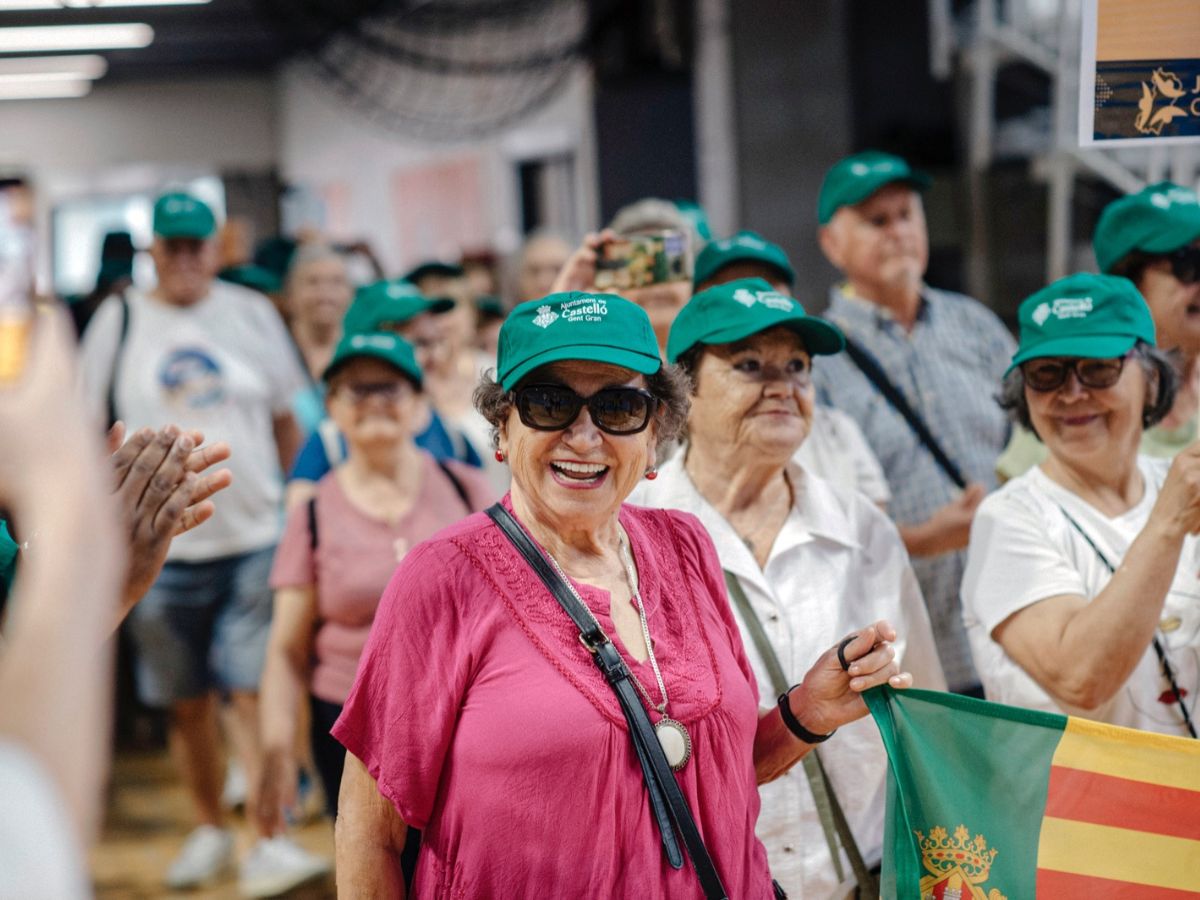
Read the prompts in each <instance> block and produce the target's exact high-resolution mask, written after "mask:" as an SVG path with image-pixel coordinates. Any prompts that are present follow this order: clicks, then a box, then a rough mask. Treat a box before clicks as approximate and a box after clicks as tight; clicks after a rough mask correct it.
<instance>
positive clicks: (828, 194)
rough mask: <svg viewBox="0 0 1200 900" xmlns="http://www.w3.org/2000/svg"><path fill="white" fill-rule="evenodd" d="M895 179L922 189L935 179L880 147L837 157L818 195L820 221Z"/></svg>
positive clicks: (826, 174) (860, 200) (831, 216)
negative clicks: (882, 150)
mask: <svg viewBox="0 0 1200 900" xmlns="http://www.w3.org/2000/svg"><path fill="white" fill-rule="evenodd" d="M894 182H900V183H903V184H907V185H910V186H912V187H914V188H916V189H917V190H919V191H923V190H925V189H926V188H927V187H929V185H931V184H932V183H933V179H931V178H930V177H929V176H928V175H926V174H925V173H924V172H919V171H917V170H916V169H914V168H912V166H910V165H909V164H908V161H907V160H905V159H902V158H901V157H899V156H894V155H892V154H891V153H881V152H879V151H878V150H867V151H865V152H863V153H855V154H854V155H853V156H847V157H846V158H845V159H842V160H838V161H837V162H836V163H834V164H833V166H832V167H831V168H830V169H829V171H828V172H826V173H825V180H824V181H822V182H821V193H820V194H819V195H818V197H817V221H818V222H820V223H821V224H822V225H826V224H828V223H829V220H830V219H832V218H833V214H834V213H835V212H837V211H838V210H839V209H841V208H842V207H843V206H854V205H855V204H857V203H862V202H863V201H864V200H866V199H867V198H868V197H870V196H871V195H872V194H873V193H875V192H876V191H877V190H879V189H880V188H881V187H883V186H885V185H888V184H892V183H894Z"/></svg>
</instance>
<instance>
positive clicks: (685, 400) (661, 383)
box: [472, 363, 692, 450]
mask: <svg viewBox="0 0 1200 900" xmlns="http://www.w3.org/2000/svg"><path fill="white" fill-rule="evenodd" d="M541 371H542V370H541V369H535V370H534V371H533V372H530V373H529V374H528V375H526V376H525V377H524V378H522V379H521V380H520V381H519V382H518V383H517V385H516V387H515V388H514V390H515V389H516V388H519V387H520V386H521V385H523V384H532V383H535V382H537V381H538V380H540V379H541V378H542V377H543V376H541V374H540V373H541ZM646 390H648V391H649V392H650V393H651V394H653V395H654V396H655V397H657V398H658V412H657V413H656V414H655V415H656V416H657V420H656V426H657V431H656V432H655V439H656V441H657V443H658V447H659V449H660V450H661V449H662V448H663V447H664V446H666V445H668V444H670V443H671V442H673V441H676V440H678V439H679V437H680V435H681V434H683V429H684V426H685V425H686V424H687V414H688V405H689V404H690V403H691V396H692V385H691V381H689V379H688V377H687V375H685V374H684V373H683V371H682V370H681V369H679V367H678V366H671V365H667V364H666V363H664V364H663V366H662V368H660V369H659V370H658V371H657V372H655V373H654V374H653V375H647V376H646ZM472 399H473V400H474V402H475V408H476V409H477V410H479V413H480V415H482V416H483V417H484V418H485V419H487V420H488V424H489V425H491V426H492V447H493V448H495V447H498V446H499V445H500V423H501V422H504V421H507V420H508V414H509V411H510V410H511V409H512V405H513V392H512V391H506V390H505V389H504V388H503V387H501V386H500V383H499V382H498V381H496V373H495V371H494V370H489V371H487V372H484V373H483V375H482V376H481V377H480V379H479V386H478V387H476V388H475V394H474V396H473V398H472Z"/></svg>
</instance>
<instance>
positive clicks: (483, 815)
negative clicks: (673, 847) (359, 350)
mask: <svg viewBox="0 0 1200 900" xmlns="http://www.w3.org/2000/svg"><path fill="white" fill-rule="evenodd" d="M505 503H506V505H509V504H508V501H507V499H506V501H505ZM620 518H621V524H622V525H624V526H625V530H626V531H627V533H628V534H629V539H630V543H631V547H632V550H633V554H634V557H635V558H636V560H637V565H638V572H639V582H640V590H641V594H642V598H643V601H644V602H645V604H646V612H647V617H648V621H649V625H650V634H651V636H652V638H653V640H654V649H655V655H656V656H657V659H658V662H659V666H660V667H661V669H662V673H663V678H664V680H665V681H666V684H667V692H668V695H669V698H670V706H669V709H668V712H669V714H670V715H671V717H672V718H674V719H677V720H679V721H681V722H682V723H684V725H685V726H686V727H687V729H688V731H689V732H690V735H691V739H692V758H691V760H690V761H689V762H688V764H687V766H686V767H685V768H684V769H683V771H681V772H680V773H678V775H677V777H678V779H679V783H680V786H681V787H682V789H683V793H684V795H685V796H686V797H687V799H688V803H689V805H690V806H691V808H692V814H693V816H694V817H695V819H696V822H697V824H698V826H699V828H700V831H701V834H702V835H703V837H704V841H705V844H706V845H707V847H708V849H709V853H710V854H711V855H712V857H713V860H714V862H715V863H716V866H717V869H718V871H719V872H720V873H721V877H722V880H723V881H724V884H725V887H726V889H727V890H728V891H729V895H730V897H736V898H739V900H743V898H745V900H769V898H771V897H772V896H773V892H772V888H771V878H770V875H769V873H768V871H767V860H766V852H765V851H764V849H763V847H762V844H760V843H759V841H758V840H757V839H756V838H755V836H754V823H755V820H756V818H757V817H758V809H759V801H758V791H757V787H756V783H755V773H754V763H753V745H754V735H755V731H756V729H757V725H758V694H757V688H756V686H755V682H754V678H753V675H752V673H751V671H750V667H749V664H748V663H747V661H746V656H745V654H744V652H743V649H742V643H741V638H740V637H739V634H738V629H737V625H736V623H735V622H734V620H733V616H732V613H731V611H730V609H729V604H728V601H727V600H726V595H725V585H724V581H723V578H722V574H721V567H720V563H719V562H718V561H717V555H716V552H715V550H714V549H713V545H712V542H711V540H710V539H709V537H708V535H707V534H706V533H705V532H704V530H703V528H702V527H701V525H700V523H699V522H698V521H697V520H696V519H695V518H694V517H693V516H691V515H688V514H687V513H681V512H677V511H670V510H650V509H643V508H640V507H636V506H624V507H622V509H621V513H620ZM576 587H577V588H578V589H579V592H580V594H581V595H582V597H583V599H584V602H585V603H587V605H588V607H589V608H590V609H591V611H592V612H593V614H594V615H595V616H596V618H597V619H598V620H599V621H600V624H601V625H602V626H603V627H604V629H605V631H606V632H607V633H608V634H609V636H610V637H612V638H613V640H614V641H615V642H616V644H617V646H618V648H619V649H620V650H621V652H622V655H623V656H624V657H625V660H626V662H627V663H628V664H629V665H630V667H631V669H632V670H633V672H634V673H635V674H636V675H637V677H638V678H639V679H640V680H641V681H642V683H643V684H644V685H646V687H647V689H648V690H649V691H650V693H651V696H654V697H657V692H658V688H657V685H656V683H655V679H654V674H653V671H652V669H651V668H650V665H649V663H648V662H647V663H644V664H638V663H637V662H635V661H634V660H633V659H632V657H630V656H629V654H628V653H627V652H626V651H625V648H624V647H622V646H621V644H620V641H619V639H618V638H617V637H616V633H615V630H614V628H613V623H612V618H611V616H610V615H609V595H608V593H607V592H606V591H602V590H596V589H592V588H589V587H588V586H586V585H580V584H577V585H576ZM651 718H652V719H656V718H657V713H652V714H651ZM333 734H334V736H335V737H336V738H337V739H338V740H339V741H341V742H342V744H344V745H345V746H346V748H347V749H348V750H349V751H350V752H351V753H353V754H354V755H355V756H357V757H358V758H359V759H361V760H362V761H363V763H364V764H365V765H366V767H367V770H368V771H369V772H370V773H371V775H372V776H373V777H374V778H375V780H376V782H377V783H378V786H379V789H380V791H381V792H382V793H383V794H384V796H386V797H388V798H389V799H390V800H391V801H392V803H393V804H394V805H395V807H396V809H397V811H398V812H399V813H400V815H401V817H402V818H403V819H404V821H405V822H407V823H408V824H410V825H412V826H414V827H416V828H420V829H422V831H423V839H424V843H423V845H422V848H421V855H420V859H419V861H418V864H417V872H416V876H415V879H414V884H413V889H412V896H413V897H416V898H463V900H465V898H472V900H482V898H512V897H532V896H537V897H553V898H559V897H572V898H574V897H604V898H629V900H633V898H638V900H648V898H685V897H686V898H695V897H700V896H702V893H701V889H700V886H699V882H698V880H697V878H696V874H695V872H694V871H693V869H692V868H691V865H690V863H686V862H685V865H684V868H683V869H682V870H678V871H677V870H675V869H672V868H671V867H670V866H669V865H668V864H667V862H666V859H665V857H664V855H663V851H662V844H661V841H660V838H659V835H658V832H657V829H656V826H655V824H654V820H653V818H652V817H651V815H650V812H649V809H648V806H647V799H646V791H645V787H644V785H643V782H642V773H641V769H640V768H639V766H638V763H637V758H636V756H635V754H634V751H633V747H632V744H631V743H630V739H629V734H628V731H627V728H626V725H625V719H624V717H623V715H622V714H621V709H620V706H619V704H618V703H617V699H616V697H615V695H614V694H613V692H612V689H611V688H610V687H609V686H608V684H607V683H606V682H605V681H604V678H603V676H602V675H601V674H600V672H599V670H598V669H597V668H596V665H595V663H593V662H592V659H591V656H590V655H589V653H588V652H587V651H586V650H585V649H584V648H583V646H582V645H581V644H580V642H579V639H578V632H577V631H576V629H575V627H574V625H573V624H572V622H571V620H570V619H569V618H568V617H567V615H566V613H565V612H563V610H562V609H561V607H559V605H558V603H557V602H556V601H555V600H554V598H553V597H552V596H551V595H550V593H549V591H547V589H546V588H545V586H544V585H543V584H542V583H541V581H539V580H538V578H537V576H536V575H535V574H534V573H533V571H532V570H531V569H530V568H529V567H528V565H527V564H526V563H525V562H524V560H522V559H521V557H520V556H519V555H518V553H517V551H516V550H515V548H513V547H512V545H511V544H509V543H508V541H507V539H506V538H505V537H504V536H503V535H502V534H501V533H500V531H499V530H498V529H497V528H496V526H495V525H494V524H493V523H492V522H491V520H490V519H488V518H487V517H486V516H485V515H483V514H482V513H477V514H475V515H473V516H471V517H469V518H467V519H464V520H463V521H461V522H459V523H458V524H456V525H453V526H451V527H450V528H448V529H446V530H445V531H443V532H441V533H440V534H439V535H437V536H436V537H434V538H433V539H431V540H429V541H427V542H425V543H424V544H421V545H419V546H418V547H416V548H415V549H413V550H412V551H411V552H410V553H409V555H408V556H407V557H406V559H405V560H404V562H403V564H402V565H401V566H400V567H399V569H397V570H396V573H395V575H394V576H393V578H392V581H391V583H390V584H389V586H388V588H387V591H386V592H385V594H384V596H383V599H382V600H381V601H380V605H379V611H378V614H377V616H376V619H375V624H374V627H373V628H372V631H371V635H370V637H369V639H368V641H367V646H366V650H365V652H364V655H363V657H362V661H361V664H360V665H359V669H358V676H357V679H356V681H355V684H354V688H353V690H352V691H351V693H350V697H349V699H348V700H347V701H346V705H345V709H344V711H343V713H342V716H341V718H340V719H339V720H338V722H337V724H336V725H335V726H334V728H333Z"/></svg>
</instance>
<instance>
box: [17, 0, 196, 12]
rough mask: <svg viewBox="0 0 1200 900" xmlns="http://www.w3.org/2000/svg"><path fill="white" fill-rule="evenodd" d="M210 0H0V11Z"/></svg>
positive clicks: (184, 4)
mask: <svg viewBox="0 0 1200 900" xmlns="http://www.w3.org/2000/svg"><path fill="white" fill-rule="evenodd" d="M210 2H212V0H0V12H6V11H9V10H17V9H104V8H112V7H114V6H199V5H202V4H204V3H210Z"/></svg>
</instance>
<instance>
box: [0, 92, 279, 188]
mask: <svg viewBox="0 0 1200 900" xmlns="http://www.w3.org/2000/svg"><path fill="white" fill-rule="evenodd" d="M0 134H3V135H4V139H3V141H2V142H0V165H5V166H12V167H15V168H22V167H23V168H26V170H27V171H30V172H32V173H33V174H34V175H35V176H37V175H38V174H39V173H42V172H49V173H54V174H56V175H67V174H71V175H79V176H86V175H88V174H96V173H103V172H105V171H106V170H109V169H111V168H113V167H126V166H129V165H163V166H168V167H176V166H202V167H206V168H208V169H229V168H232V169H239V168H264V167H269V166H271V165H272V164H273V163H274V161H275V153H276V145H277V139H276V128H275V88H274V84H273V83H272V81H271V79H269V78H229V79H218V78H206V79H197V80H192V81H168V82H154V83H135V84H120V83H117V84H111V85H110V84H106V83H105V82H104V81H103V80H102V81H99V82H97V83H96V86H95V87H94V88H93V90H92V93H91V94H90V95H88V96H87V97H82V98H80V99H78V100H41V101H5V102H4V103H3V104H0Z"/></svg>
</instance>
